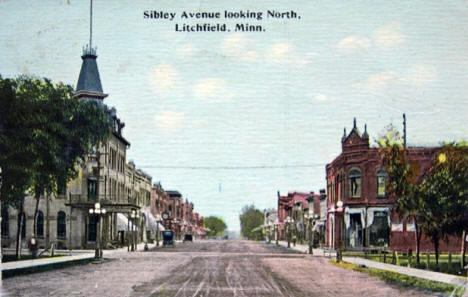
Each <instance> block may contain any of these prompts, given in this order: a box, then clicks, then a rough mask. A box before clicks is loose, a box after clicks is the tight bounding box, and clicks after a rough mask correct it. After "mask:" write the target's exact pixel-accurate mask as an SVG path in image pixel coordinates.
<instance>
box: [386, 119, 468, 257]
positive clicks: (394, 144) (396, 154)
mask: <svg viewBox="0 0 468 297" xmlns="http://www.w3.org/2000/svg"><path fill="white" fill-rule="evenodd" d="M378 144H379V153H380V155H381V157H382V162H383V164H384V166H385V168H386V170H387V174H388V186H389V187H388V188H389V193H391V194H392V195H394V196H395V197H397V198H396V201H395V210H396V211H397V212H398V213H399V214H400V215H402V216H404V217H405V218H412V219H414V222H415V227H416V259H417V262H418V263H419V250H420V249H419V245H420V240H421V235H422V234H423V233H424V234H425V235H427V236H428V237H429V238H430V240H431V241H432V243H433V245H434V251H435V254H436V265H437V266H438V264H439V241H440V240H441V239H448V235H455V236H461V237H462V248H461V253H462V265H464V264H465V263H464V255H465V253H466V245H465V240H464V237H465V236H466V232H467V228H468V227H467V226H468V186H467V183H468V154H467V153H468V147H467V145H466V143H465V142H460V143H448V144H445V145H443V146H442V147H441V148H440V149H438V150H437V151H436V152H435V154H434V157H433V161H432V166H431V167H430V168H429V170H426V171H425V172H424V173H423V174H420V168H419V166H418V163H417V162H411V161H409V160H407V157H406V151H405V148H403V147H402V146H401V141H399V133H398V132H397V131H396V130H395V129H394V128H393V127H392V126H389V127H388V128H387V132H386V133H385V135H384V136H383V137H381V138H380V139H379V140H378ZM420 175H421V177H419V178H418V176H420Z"/></svg>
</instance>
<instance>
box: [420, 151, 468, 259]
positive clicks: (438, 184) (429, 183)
mask: <svg viewBox="0 0 468 297" xmlns="http://www.w3.org/2000/svg"><path fill="white" fill-rule="evenodd" d="M422 185H423V186H424V195H423V197H424V198H425V199H426V205H427V207H426V209H425V211H424V213H425V214H426V217H427V219H426V222H425V225H427V226H425V228H426V229H427V230H425V233H426V234H428V236H429V237H430V238H431V240H432V242H433V244H434V249H435V250H436V263H437V264H438V247H439V240H440V239H447V236H448V235H454V236H460V237H461V238H462V246H461V254H462V265H463V266H464V265H465V262H464V256H465V253H466V244H465V240H464V239H465V236H466V232H467V230H468V146H466V143H465V142H460V143H448V144H445V145H443V146H442V147H441V148H440V149H439V150H438V151H437V152H436V154H435V155H434V158H433V162H432V167H431V170H430V171H429V172H428V174H427V176H426V177H425V179H424V181H423V183H422Z"/></svg>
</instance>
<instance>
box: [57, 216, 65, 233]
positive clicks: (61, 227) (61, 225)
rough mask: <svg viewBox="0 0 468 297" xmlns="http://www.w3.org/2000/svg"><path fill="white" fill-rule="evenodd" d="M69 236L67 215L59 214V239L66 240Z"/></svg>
mask: <svg viewBox="0 0 468 297" xmlns="http://www.w3.org/2000/svg"><path fill="white" fill-rule="evenodd" d="M66 236H67V223H66V215H65V213H64V212H63V211H59V212H58V214H57V238H65V237H66Z"/></svg>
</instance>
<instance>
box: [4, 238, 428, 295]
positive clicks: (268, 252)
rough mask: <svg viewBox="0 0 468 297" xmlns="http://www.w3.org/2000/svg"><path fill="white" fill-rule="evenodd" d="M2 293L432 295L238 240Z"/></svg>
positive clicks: (25, 281) (52, 276)
mask: <svg viewBox="0 0 468 297" xmlns="http://www.w3.org/2000/svg"><path fill="white" fill-rule="evenodd" d="M4 289H6V291H7V294H8V296H177V297H183V296H190V297H197V296H198V297H206V296H215V297H217V296H219V297H221V296H223V297H224V296H239V297H241V296H258V297H261V296H288V297H289V296H290V297H303V296H304V297H305V296H434V295H430V294H428V293H424V292H421V291H417V290H408V289H402V288H400V287H398V286H393V285H389V284H386V283H385V282H383V281H381V280H379V279H376V278H373V277H370V276H368V275H367V274H363V273H359V272H354V271H348V270H344V269H341V268H338V267H335V266H333V265H330V264H329V263H328V259H323V258H318V257H311V256H309V255H304V254H296V253H291V252H288V251H286V250H285V249H284V248H281V247H276V246H274V245H273V244H264V243H255V242H248V241H241V240H223V241H221V240H219V241H197V242H194V243H180V244H178V245H177V247H175V248H171V247H169V248H161V247H159V248H155V249H152V250H150V251H148V252H143V251H141V252H134V253H126V252H125V253H124V252H122V253H118V254H113V255H111V256H107V257H106V261H105V263H103V264H85V265H78V266H74V267H68V268H63V269H57V270H53V271H47V272H41V273H36V274H29V275H23V276H18V277H13V278H9V279H6V280H4Z"/></svg>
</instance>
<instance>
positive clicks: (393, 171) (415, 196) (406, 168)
mask: <svg viewBox="0 0 468 297" xmlns="http://www.w3.org/2000/svg"><path fill="white" fill-rule="evenodd" d="M377 144H378V151H379V154H380V157H381V159H382V164H383V166H384V167H385V170H386V171H387V177H388V178H387V186H388V187H387V188H388V193H389V195H391V196H394V197H397V199H396V200H395V204H394V210H395V211H396V212H397V213H398V214H399V215H400V218H402V219H406V220H413V222H414V224H415V229H416V232H415V242H416V261H417V262H418V263H419V262H420V257H419V253H420V242H421V236H422V232H421V230H420V226H419V224H420V221H421V220H423V217H422V215H423V213H422V212H421V209H423V208H424V202H425V201H424V199H422V197H421V187H420V185H419V184H417V177H418V174H419V171H420V168H419V165H418V163H417V162H411V161H409V160H408V159H407V156H406V148H404V147H403V140H402V138H401V136H400V133H399V132H398V131H397V129H396V128H395V127H394V126H393V125H389V126H387V127H386V128H385V131H384V133H383V134H382V135H381V136H380V137H379V139H378V140H377Z"/></svg>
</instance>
